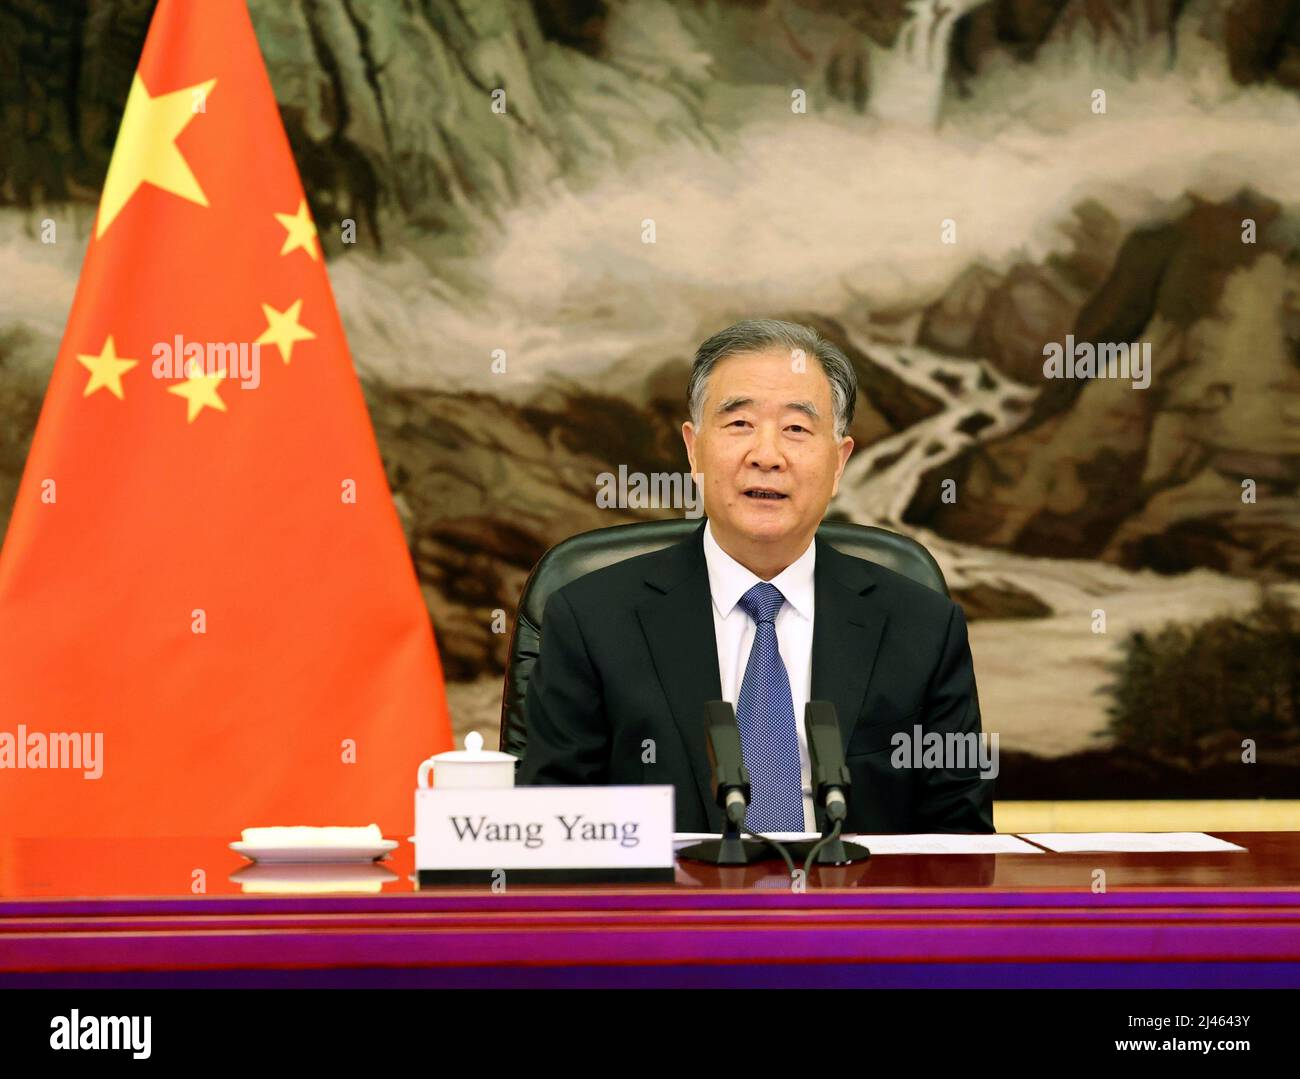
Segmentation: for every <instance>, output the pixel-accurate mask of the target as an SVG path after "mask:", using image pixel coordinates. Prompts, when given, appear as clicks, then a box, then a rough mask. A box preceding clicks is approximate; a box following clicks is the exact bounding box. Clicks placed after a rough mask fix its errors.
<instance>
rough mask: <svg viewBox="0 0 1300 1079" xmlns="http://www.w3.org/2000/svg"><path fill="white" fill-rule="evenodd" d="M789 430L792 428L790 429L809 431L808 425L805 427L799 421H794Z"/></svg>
mask: <svg viewBox="0 0 1300 1079" xmlns="http://www.w3.org/2000/svg"><path fill="white" fill-rule="evenodd" d="M788 430H790V431H807V430H808V428H807V427H803V426H801V425H800V424H797V423H792V424H790V426H789V428H788Z"/></svg>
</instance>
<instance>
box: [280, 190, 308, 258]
mask: <svg viewBox="0 0 1300 1079" xmlns="http://www.w3.org/2000/svg"><path fill="white" fill-rule="evenodd" d="M275 219H276V220H277V221H278V222H280V224H282V225H283V226H284V227H285V228H286V229H288V230H289V232H288V235H287V236H285V238H284V246H283V247H281V248H280V254H282V255H287V254H288V253H289V252H290V251H296V250H297V249H298V248H300V247H301V248H302V249H303V250H304V251H306V252H307V254H308V255H310V256H311V258H312V260H313V261H315V259H316V226H315V224H314V223H313V222H312V219H311V214H310V213H309V212H308V210H307V200H306V199H302V200H300V201H299V203H298V212H297V213H296V214H276V215H275Z"/></svg>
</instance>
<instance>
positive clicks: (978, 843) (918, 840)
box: [673, 832, 1043, 855]
mask: <svg viewBox="0 0 1300 1079" xmlns="http://www.w3.org/2000/svg"><path fill="white" fill-rule="evenodd" d="M765 834H766V835H768V836H769V837H770V838H772V839H775V840H777V842H780V843H789V842H798V841H800V840H804V841H807V840H814V839H818V838H820V836H819V834H818V833H817V832H767V833H765ZM717 838H718V836H717V834H716V833H714V832H678V833H676V834H675V835H674V836H673V847H674V849H675V848H677V847H682V846H685V845H686V844H687V843H694V842H697V841H699V840H701V839H717ZM842 838H844V839H846V840H850V839H851V840H853V841H854V842H856V843H861V844H862V845H863V846H865V847H866V848H867V849H868V850H869V851H871V853H872V854H873V855H876V854H1042V853H1043V852H1042V851H1041V850H1039V849H1038V848H1037V847H1035V846H1032V845H1031V844H1029V843H1026V842H1025V841H1024V840H1022V839H1018V838H1017V837H1016V836H1013V835H989V834H983V835H962V834H960V833H947V832H933V833H925V834H918V835H846V836H843V837H842Z"/></svg>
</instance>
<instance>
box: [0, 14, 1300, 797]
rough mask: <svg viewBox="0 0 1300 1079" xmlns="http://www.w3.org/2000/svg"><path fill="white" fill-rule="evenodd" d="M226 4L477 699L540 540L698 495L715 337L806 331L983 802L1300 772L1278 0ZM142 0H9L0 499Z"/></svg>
mask: <svg viewBox="0 0 1300 1079" xmlns="http://www.w3.org/2000/svg"><path fill="white" fill-rule="evenodd" d="M222 2H228V0H222ZM249 9H250V12H251V14H252V18H253V22H254V26H255V28H256V31H257V35H258V39H259V43H260V45H261V48H262V51H263V54H264V56H265V59H266V63H267V66H268V68H269V71H270V75H271V80H272V83H273V85H274V89H275V93H276V96H277V100H278V103H279V106H280V110H281V113H282V116H283V119H284V122H285V125H286V127H287V129H288V132H289V135H290V139H291V142H292V146H293V150H294V153H295V156H296V158H297V163H298V167H299V170H300V171H301V174H302V178H303V182H304V184H305V185H306V188H307V194H308V199H309V203H310V207H311V211H312V214H313V216H314V219H315V221H316V223H317V225H318V227H319V229H320V234H321V240H322V243H323V247H324V249H325V252H326V255H327V257H328V267H329V273H330V276H331V279H332V282H333V287H334V290H335V293H336V296H337V299H338V303H339V307H340V310H341V313H342V316H343V321H344V324H345V327H346V330H347V334H348V339H349V342H350V345H351V348H352V352H353V355H354V359H355V362H356V365H357V368H358V372H359V374H360V376H361V378H362V380H363V384H364V386H365V390H366V394H367V399H368V403H369V406H370V409H371V414H372V417H373V420H374V423H375V427H376V433H377V436H378V439H379V444H380V448H381V451H382V453H383V457H384V462H385V466H386V469H387V474H388V478H389V481H390V484H391V486H392V489H393V492H394V497H395V499H396V502H397V506H398V510H399V513H400V515H401V518H402V521H403V525H404V528H405V530H406V535H407V539H408V542H409V544H410V548H411V552H412V554H413V556H414V559H415V562H416V566H417V569H418V572H419V576H420V580H421V584H422V587H423V593H424V597H425V599H426V601H427V603H428V606H429V610H430V612H431V615H432V618H433V621H434V626H435V630H436V634H437V639H438V642H439V645H440V648H441V652H442V660H443V665H444V670H445V672H446V676H447V678H448V693H449V699H450V703H451V709H452V714H453V718H454V721H455V725H456V728H457V730H458V731H459V732H461V733H463V732H465V731H467V730H469V729H478V730H480V731H482V732H483V733H484V734H485V736H486V738H487V741H488V742H489V744H492V743H493V742H494V741H495V732H496V730H497V725H498V722H499V709H500V696H501V679H502V673H503V670H504V663H505V659H506V649H507V643H508V640H509V630H510V625H511V622H512V620H513V617H514V611H515V606H516V604H517V601H518V598H519V592H520V588H521V586H522V584H523V582H524V579H525V577H526V576H527V573H528V571H529V569H530V568H531V566H532V565H533V564H534V563H535V562H536V560H537V559H538V558H539V557H540V556H541V554H542V553H543V552H544V551H545V550H546V549H547V548H548V547H550V546H551V545H552V544H554V543H556V542H558V541H560V540H562V539H564V538H565V537H566V536H569V535H572V534H574V533H576V532H579V531H584V530H587V529H591V528H599V527H602V526H605V525H612V524H617V523H622V522H627V521H634V520H643V519H650V518H655V517H662V516H674V515H675V516H681V515H683V514H684V513H685V514H688V515H689V514H690V512H691V510H692V507H691V506H690V505H689V504H686V502H687V501H688V500H687V498H686V496H685V495H683V493H682V487H681V484H680V477H681V475H682V474H683V473H685V472H686V470H687V464H686V458H685V455H684V452H683V450H682V447H681V440H680V436H679V433H678V428H679V426H680V423H681V421H682V419H683V418H684V411H685V402H684V394H685V383H686V376H687V371H688V368H689V362H690V357H691V355H692V353H693V350H694V348H695V346H696V345H697V344H698V343H699V342H700V341H701V340H703V339H704V338H705V337H707V336H708V335H710V334H711V333H713V332H714V331H716V330H718V329H720V328H722V327H723V326H725V325H727V324H729V323H730V322H733V321H735V320H737V319H740V318H748V317H773V318H788V319H793V320H796V321H800V322H805V323H808V324H810V325H813V326H815V327H816V328H817V329H818V330H820V331H821V332H822V333H823V334H825V335H826V336H827V337H829V338H831V339H832V340H834V341H835V342H836V343H837V344H839V345H840V346H841V347H842V348H843V349H844V350H845V352H846V353H847V354H848V356H849V357H850V358H851V359H852V361H853V363H854V364H855V366H856V368H857V372H858V376H859V378H860V380H861V397H860V399H859V402H858V417H857V419H856V421H855V423H854V427H853V431H852V434H853V436H854V438H855V439H856V441H857V445H858V449H857V451H856V452H855V453H854V455H853V457H852V459H851V460H850V462H849V465H848V468H847V470H846V473H845V478H844V483H843V485H842V488H841V492H840V494H839V496H838V498H837V499H836V500H835V502H834V503H833V504H832V507H831V514H832V515H833V516H835V517H839V518H843V519H849V520H854V521H859V522H862V523H868V524H877V525H882V526H884V527H887V528H891V529H894V530H897V531H900V532H905V533H908V534H910V535H912V536H915V537H916V538H917V539H918V540H920V541H921V542H922V543H924V544H925V545H926V546H927V547H928V548H929V549H930V551H931V552H933V554H934V555H935V557H936V558H937V559H938V561H939V563H940V565H941V566H942V568H943V571H944V574H945V576H946V577H947V580H948V582H949V586H950V588H951V589H952V592H953V595H954V598H955V599H957V600H958V601H959V602H960V603H961V604H962V606H963V608H964V610H965V612H966V615H967V618H968V620H969V621H970V626H971V647H972V651H973V654H974V659H975V669H976V674H977V679H978V685H979V694H980V702H981V706H982V712H983V716H984V725H985V729H986V730H987V731H989V732H995V733H996V734H997V735H998V737H999V746H1000V754H1001V763H1000V770H1001V774H1000V776H999V778H998V787H997V793H998V797H999V799H1000V800H1004V799H1038V798H1066V799H1069V798H1078V799H1094V798H1189V797H1196V798H1207V797H1225V798H1259V797H1296V796H1298V795H1300V614H1297V608H1298V607H1300V587H1297V573H1298V571H1300V493H1298V492H1297V482H1298V481H1300V258H1298V256H1300V169H1298V168H1297V161H1298V160H1300V2H1296V0H983V2H981V0H943V2H940V0H911V2H903V0H874V2H872V0H862V2H858V0H852V2H851V0H766V2H759V0H698V2H697V0H532V2H526V0H515V2H509V0H422V2H416V0H286V2H279V0H275V2H273V0H251V2H250V3H249ZM151 12H152V5H151V4H150V3H148V2H144V0H81V2H77V3H63V2H56V0H0V98H2V104H3V108H0V136H2V137H0V281H3V286H2V287H0V528H2V527H3V525H4V524H5V523H7V520H8V515H9V511H10V509H11V506H12V502H13V498H14V496H15V492H16V489H17V484H18V479H19V477H20V475H21V470H22V466H23V461H24V459H25V455H26V451H27V448H28V445H29V444H30V440H31V435H32V431H33V428H34V426H35V422H36V417H37V413H38V410H39V408H40V404H41V400H42V396H43V394H44V390H45V385H46V382H47V380H48V377H49V373H50V369H51V365H52V363H53V359H54V356H55V353H56V351H57V348H58V343H59V339H60V336H61V333H62V330H63V326H64V323H65V321H66V318H67V314H68V310H69V307H70V305H71V300H72V295H73V290H74V287H75V285H76V280H77V275H78V272H79V268H80V264H81V259H82V255H83V253H84V250H85V245H86V242H87V239H88V236H89V230H90V226H91V222H92V219H93V216H94V212H95V207H96V204H97V201H98V197H99V192H100V189H101V187H102V185H103V180H104V174H105V170H106V167H107V163H108V158H109V155H110V153H111V150H112V145H113V139H114V136H115V134H116V131H117V126H118V123H119V121H120V118H121V113H122V109H123V106H124V104H125V101H126V97H127V93H128V90H129V88H130V84H131V77H132V73H133V71H134V69H135V65H136V62H137V59H138V57H139V52H140V47H141V45H142V43H143V40H144V34H145V31H146V28H147V26H148V21H149V18H150V15H151ZM166 89H169V88H167V87H162V88H157V87H155V88H153V90H154V92H160V91H161V90H166ZM671 477H678V479H677V480H676V481H675V482H676V487H675V488H674V487H672V484H671V483H670V478H671ZM661 487H662V489H663V490H674V491H675V492H676V496H675V497H674V498H672V499H670V501H671V502H672V503H673V504H672V505H668V506H663V505H658V504H657V503H658V502H659V501H660V500H659V499H657V498H654V497H650V496H649V495H646V492H648V491H651V490H658V489H660V488H661ZM643 496H645V497H643ZM696 512H698V507H696ZM321 587H322V588H328V587H329V582H328V581H322V582H321Z"/></svg>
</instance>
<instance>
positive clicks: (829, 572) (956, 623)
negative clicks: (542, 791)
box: [518, 524, 993, 832]
mask: <svg viewBox="0 0 1300 1079" xmlns="http://www.w3.org/2000/svg"><path fill="white" fill-rule="evenodd" d="M703 537H704V526H703V524H701V526H700V528H699V529H697V530H696V531H695V532H694V533H692V534H691V535H690V536H689V537H687V539H685V540H683V541H682V542H680V543H677V544H674V545H673V546H671V547H668V548H666V549H664V550H662V551H655V552H652V553H650V554H645V555H640V556H638V557H635V558H630V559H627V560H626V561H623V562H619V563H616V564H614V565H612V566H607V567H605V568H604V569H600V570H596V571H595V572H593V573H589V574H586V575H585V576H583V577H580V578H578V579H577V580H575V581H572V582H570V583H569V584H568V585H566V586H564V587H563V588H561V589H559V590H557V591H556V592H555V593H554V594H553V595H552V596H551V597H550V599H549V600H548V601H547V604H546V608H545V611H544V613H543V616H542V642H541V653H540V655H539V657H538V660H537V663H536V665H535V666H534V668H533V671H532V675H531V677H530V679H529V683H528V690H527V695H526V698H525V718H526V723H527V729H528V744H527V750H526V753H525V757H524V760H523V763H522V764H521V765H520V769H519V777H518V779H519V782H520V783H521V784H529V783H538V784H636V783H671V784H672V785H673V786H674V787H676V789H677V830H678V831H682V832H704V831H716V830H718V829H719V827H720V825H721V823H722V816H721V811H720V810H719V809H718V807H717V805H716V803H715V801H714V798H713V795H712V792H711V790H710V776H709V762H708V750H707V748H706V745H705V736H704V703H705V702H706V701H710V700H719V699H721V696H722V691H721V683H720V681H719V678H718V652H717V643H716V640H715V637H714V628H713V613H712V606H711V605H712V599H711V597H710V594H709V576H708V569H707V566H706V563H705V560H704V544H703ZM816 542H817V559H816V569H815V573H814V586H813V587H814V607H815V609H814V612H813V646H812V699H813V700H829V701H831V702H833V703H834V705H835V708H836V712H837V714H838V717H839V723H840V727H841V729H842V733H843V738H844V749H845V755H846V760H847V764H848V767H849V771H850V773H851V776H852V784H853V786H852V791H851V793H850V795H849V814H848V819H847V821H846V823H845V829H844V830H845V832H991V831H993V789H992V781H991V780H988V779H981V778H980V775H979V773H978V770H977V768H975V767H972V768H966V769H962V770H942V769H938V768H929V769H925V768H895V767H893V766H892V764H891V755H892V754H893V753H894V746H893V745H892V744H891V741H890V739H891V736H892V735H893V734H894V732H895V731H904V732H906V733H907V734H908V735H909V738H910V737H911V736H913V728H914V726H915V725H917V724H919V725H920V726H921V727H922V728H923V730H924V731H926V732H929V731H938V732H941V733H943V732H949V731H960V732H967V731H975V732H978V731H979V730H980V714H979V701H978V698H977V696H976V689H975V673H974V669H973V666H972V663H971V654H970V645H969V643H968V641H967V636H966V620H965V618H964V616H963V615H962V610H961V608H960V607H958V606H957V605H956V604H955V603H953V602H952V600H950V599H948V598H947V597H946V596H944V595H943V594H941V593H939V592H935V591H934V590H932V589H930V588H927V587H925V585H922V584H918V583H917V582H915V581H913V580H911V579H910V578H907V577H904V576H903V575H902V574H899V573H896V572H894V571H893V570H889V569H886V568H885V567H883V566H879V565H876V564H875V563H874V562H867V561H864V560H863V559H860V558H851V557H849V556H848V555H845V554H842V553H840V552H839V551H837V550H836V549H835V548H833V547H831V546H829V545H828V544H826V543H824V542H822V541H821V540H820V539H818V540H817V541H816ZM795 715H796V717H797V718H798V721H799V722H800V723H802V722H803V706H802V704H801V703H796V708H795ZM646 739H651V740H653V743H654V745H653V763H649V764H647V763H643V758H644V757H646V756H649V755H650V754H647V753H646V750H645V748H644V742H645V740H646ZM817 818H818V825H819V826H820V825H821V824H822V815H821V811H820V810H818V813H817Z"/></svg>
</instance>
